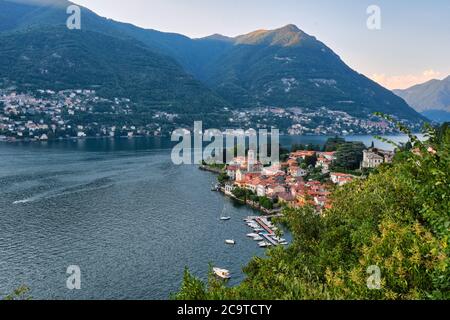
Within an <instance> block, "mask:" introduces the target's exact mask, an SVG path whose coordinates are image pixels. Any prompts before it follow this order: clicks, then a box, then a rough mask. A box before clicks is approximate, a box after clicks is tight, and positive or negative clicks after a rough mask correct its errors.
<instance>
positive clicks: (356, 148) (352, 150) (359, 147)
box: [333, 142, 366, 170]
mask: <svg viewBox="0 0 450 320" xmlns="http://www.w3.org/2000/svg"><path fill="white" fill-rule="evenodd" d="M365 149H366V146H365V145H364V143H362V142H345V143H343V144H341V145H339V146H338V149H337V151H336V160H335V161H334V162H333V167H334V168H342V169H348V170H356V169H358V168H359V167H360V165H361V161H362V160H363V151H364V150H365Z"/></svg>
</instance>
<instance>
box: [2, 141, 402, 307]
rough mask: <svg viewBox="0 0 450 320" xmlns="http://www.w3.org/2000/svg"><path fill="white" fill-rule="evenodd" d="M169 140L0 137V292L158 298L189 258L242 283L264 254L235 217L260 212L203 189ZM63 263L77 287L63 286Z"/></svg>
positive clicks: (201, 179) (208, 177)
mask: <svg viewBox="0 0 450 320" xmlns="http://www.w3.org/2000/svg"><path fill="white" fill-rule="evenodd" d="M395 139H397V140H399V139H401V138H399V137H395ZM325 140H326V138H325V137H282V139H281V141H282V144H284V145H287V146H289V145H291V144H292V143H315V144H317V143H323V142H324V141H325ZM349 140H360V141H364V142H366V143H367V144H368V145H370V143H371V142H372V140H373V138H371V137H350V139H349ZM170 148H171V143H170V142H168V141H166V140H164V139H158V138H142V139H140V138H136V139H115V140H110V139H99V140H97V139H87V140H79V141H59V142H48V143H34V144H23V143H17V144H6V143H0V164H1V165H0V297H1V296H4V295H6V294H8V293H10V292H11V291H12V290H13V289H14V288H17V287H19V286H22V285H26V286H28V287H30V288H31V290H32V291H31V295H32V297H33V298H35V299H166V298H168V297H169V296H170V294H171V293H173V292H176V291H177V290H178V288H179V287H180V283H181V280H182V275H183V271H184V268H185V267H186V266H187V267H189V268H190V270H191V271H192V273H194V274H195V275H197V276H199V277H205V275H206V274H207V272H208V268H209V266H208V264H209V263H211V264H213V265H214V266H220V267H224V268H227V269H229V270H230V271H231V272H232V274H233V279H232V280H231V282H230V284H231V285H235V284H237V283H239V282H240V281H242V279H243V277H244V275H243V273H242V271H241V270H242V267H243V266H245V265H246V264H247V263H248V262H249V260H250V259H251V258H252V257H253V256H255V255H264V251H263V250H262V249H260V248H259V247H258V246H257V243H255V242H253V241H251V240H249V239H248V238H246V234H247V233H249V232H250V231H251V230H250V229H248V228H247V226H246V225H245V223H244V221H243V219H244V218H245V217H247V216H249V215H255V214H257V213H256V212H254V211H253V210H251V209H248V208H246V207H244V206H240V205H237V204H235V203H233V202H231V201H230V200H229V199H226V198H224V197H223V196H222V195H221V194H218V193H214V192H211V191H210V189H211V185H212V184H213V183H214V182H215V179H216V177H215V176H214V175H213V174H210V173H208V172H202V171H200V170H198V168H197V167H195V166H175V165H173V164H172V162H171V160H170ZM224 207H225V209H226V213H227V215H230V216H232V220H231V221H229V222H221V221H219V218H220V214H221V212H222V210H223V208H224ZM287 237H288V238H289V235H287ZM226 239H235V240H237V245H236V246H234V247H229V246H227V245H225V244H224V241H225V240H226ZM70 265H78V266H80V268H81V272H82V278H81V279H82V283H81V285H82V289H81V290H76V291H69V290H68V289H67V288H66V279H67V277H68V275H67V274H66V270H67V267H68V266H70Z"/></svg>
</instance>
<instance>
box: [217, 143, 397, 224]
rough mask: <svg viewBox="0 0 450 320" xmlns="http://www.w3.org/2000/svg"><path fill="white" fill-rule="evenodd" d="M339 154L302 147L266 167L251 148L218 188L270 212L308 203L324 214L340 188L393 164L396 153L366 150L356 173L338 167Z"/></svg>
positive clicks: (228, 167) (231, 165)
mask: <svg viewBox="0 0 450 320" xmlns="http://www.w3.org/2000/svg"><path fill="white" fill-rule="evenodd" d="M339 156H340V155H339V152H338V151H331V152H327V151H312V150H311V151H310V150H299V151H294V152H290V153H289V155H288V156H287V159H286V161H284V162H281V163H279V164H274V165H271V166H270V167H264V166H262V165H261V164H260V163H259V161H258V160H257V155H256V152H254V151H251V150H250V151H248V155H247V157H236V158H234V159H233V161H232V162H231V163H229V164H228V165H226V166H225V167H224V168H223V171H222V173H221V174H220V176H219V183H220V184H219V185H218V186H217V190H220V191H222V192H223V193H224V194H225V195H227V196H230V197H232V198H235V199H237V200H239V201H241V202H244V203H246V204H247V205H249V206H251V207H253V208H256V209H259V210H260V211H262V212H263V213H264V214H268V215H271V214H277V213H280V212H281V210H282V208H283V207H285V206H287V207H291V208H300V207H303V206H306V205H311V206H313V207H315V208H316V210H317V212H318V213H322V212H324V210H325V209H328V208H331V207H332V201H331V197H330V196H331V193H332V191H333V190H334V189H335V188H336V187H341V186H344V185H345V184H347V183H349V182H352V181H354V180H355V179H363V178H365V177H366V175H364V174H362V173H364V172H366V173H367V172H370V171H371V170H374V169H376V168H377V167H379V166H380V165H382V164H385V163H391V162H392V160H393V157H394V152H391V151H385V150H380V149H376V148H374V147H372V148H369V149H366V150H363V151H362V154H361V158H362V161H361V162H360V168H359V169H358V170H355V172H354V173H348V172H339V171H346V170H335V169H336V166H335V165H334V164H335V163H336V161H337V160H338V157H339Z"/></svg>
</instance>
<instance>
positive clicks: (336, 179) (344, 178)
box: [330, 173, 355, 186]
mask: <svg viewBox="0 0 450 320" xmlns="http://www.w3.org/2000/svg"><path fill="white" fill-rule="evenodd" d="M330 178H331V181H332V182H333V183H334V184H337V185H338V186H343V185H345V184H347V183H349V182H352V181H353V180H354V179H355V176H353V175H351V174H346V173H331V175H330Z"/></svg>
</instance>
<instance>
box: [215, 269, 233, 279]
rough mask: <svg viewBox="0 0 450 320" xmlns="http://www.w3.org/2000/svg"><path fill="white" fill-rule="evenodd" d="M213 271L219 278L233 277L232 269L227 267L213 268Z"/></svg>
mask: <svg viewBox="0 0 450 320" xmlns="http://www.w3.org/2000/svg"><path fill="white" fill-rule="evenodd" d="M213 272H214V274H215V275H216V276H218V277H219V278H222V279H225V280H227V279H231V273H230V271H228V270H226V269H221V268H213Z"/></svg>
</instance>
